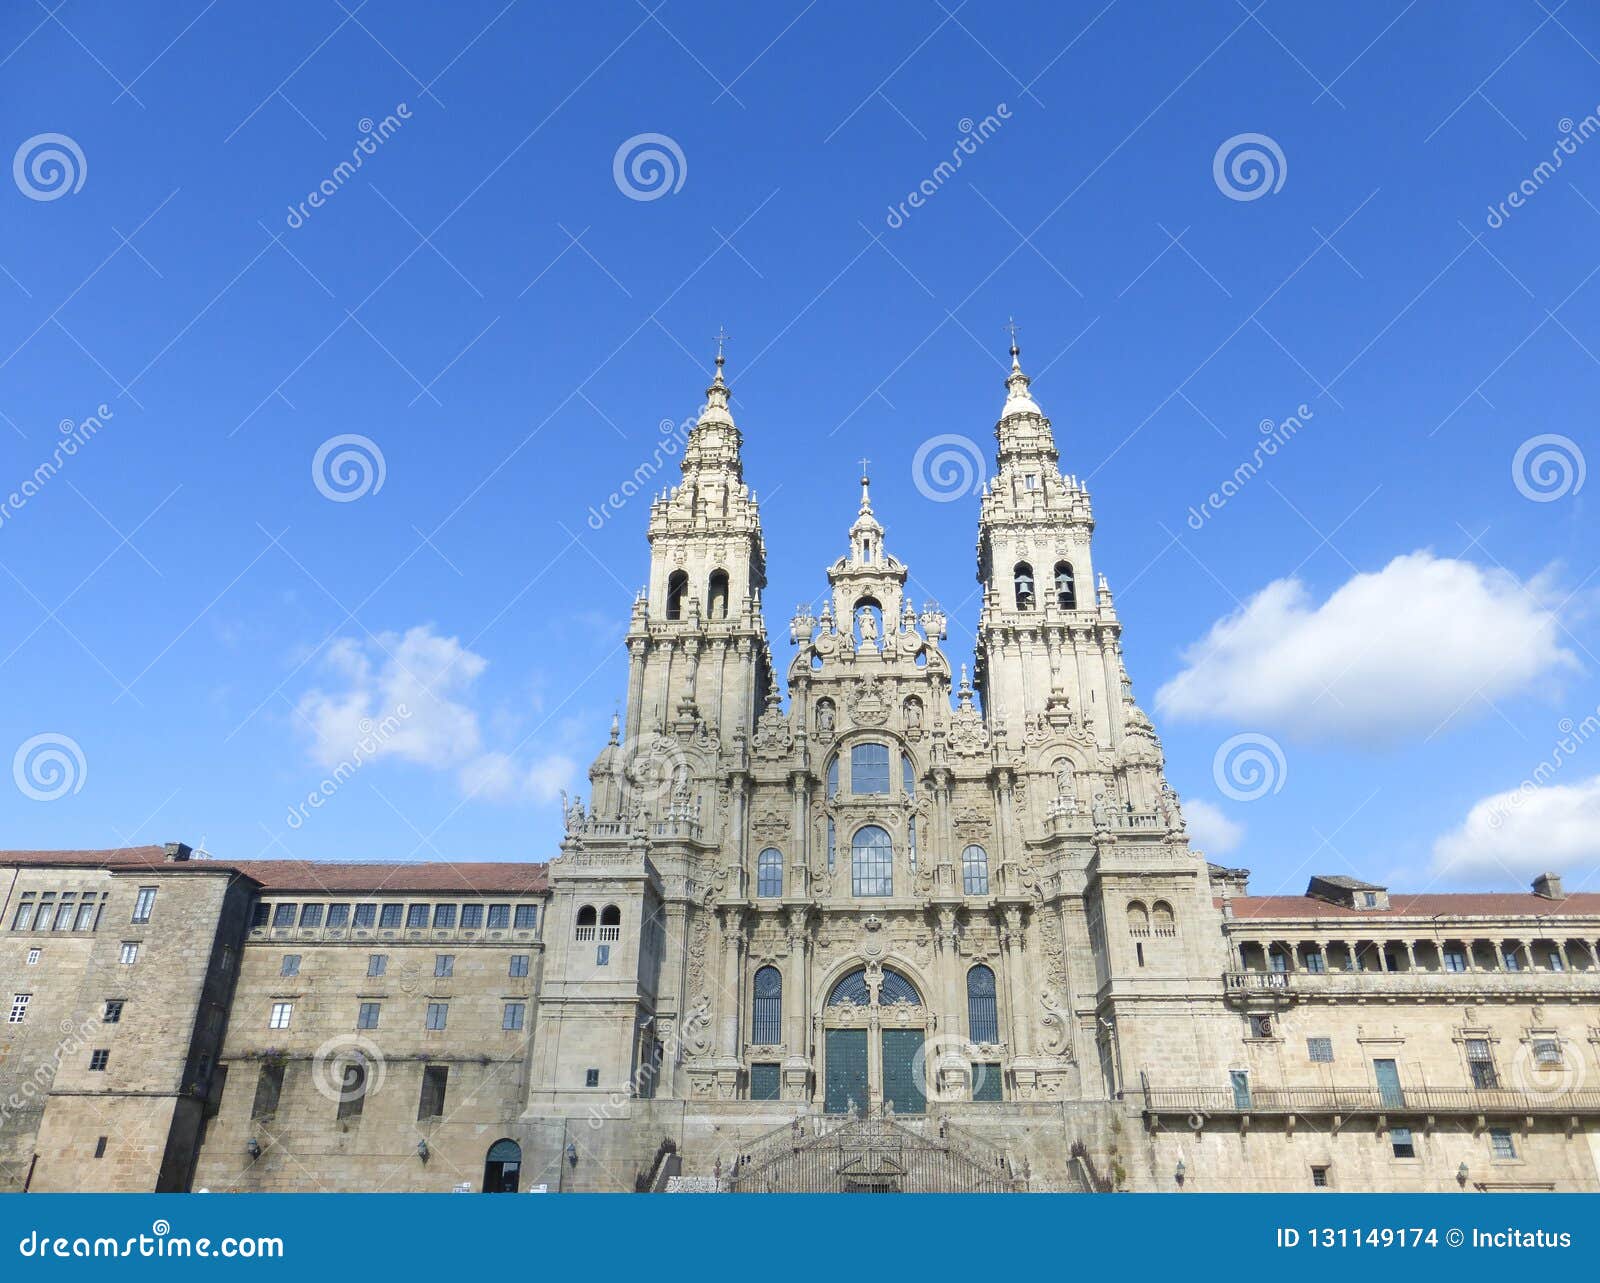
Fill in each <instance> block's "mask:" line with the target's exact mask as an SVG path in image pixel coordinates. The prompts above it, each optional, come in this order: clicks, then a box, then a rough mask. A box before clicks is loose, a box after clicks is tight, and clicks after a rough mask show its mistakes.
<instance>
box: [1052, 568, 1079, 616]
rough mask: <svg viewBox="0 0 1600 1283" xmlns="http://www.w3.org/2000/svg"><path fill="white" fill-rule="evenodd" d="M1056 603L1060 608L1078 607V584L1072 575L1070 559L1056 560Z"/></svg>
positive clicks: (1073, 608)
mask: <svg viewBox="0 0 1600 1283" xmlns="http://www.w3.org/2000/svg"><path fill="white" fill-rule="evenodd" d="M1056 605H1058V606H1060V607H1061V609H1062V610H1076V609H1077V608H1078V585H1077V581H1076V580H1074V579H1073V577H1072V563H1071V562H1070V561H1058V562H1056Z"/></svg>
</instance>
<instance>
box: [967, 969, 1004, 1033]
mask: <svg viewBox="0 0 1600 1283" xmlns="http://www.w3.org/2000/svg"><path fill="white" fill-rule="evenodd" d="M967 1037H968V1038H969V1039H971V1040H972V1041H973V1042H983V1043H996V1042H999V1041H1000V1009H999V1006H998V1005H997V1003H996V1002H995V985H994V972H993V971H991V970H990V969H989V968H988V967H986V966H984V965H983V964H981V963H980V964H979V965H978V966H976V967H973V968H972V969H971V970H970V971H968V972H967Z"/></svg>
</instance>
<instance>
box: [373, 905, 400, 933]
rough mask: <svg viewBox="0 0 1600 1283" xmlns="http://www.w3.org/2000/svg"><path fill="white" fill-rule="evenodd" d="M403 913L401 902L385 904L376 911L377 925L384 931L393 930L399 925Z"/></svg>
mask: <svg viewBox="0 0 1600 1283" xmlns="http://www.w3.org/2000/svg"><path fill="white" fill-rule="evenodd" d="M404 913H405V906H404V905H403V904H386V905H384V906H383V908H382V909H381V910H379V912H378V926H379V927H380V928H382V929H383V930H385V931H394V930H395V929H397V928H398V927H399V926H400V918H401V915H403V914H404Z"/></svg>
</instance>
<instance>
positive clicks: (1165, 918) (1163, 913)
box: [1150, 900, 1178, 936]
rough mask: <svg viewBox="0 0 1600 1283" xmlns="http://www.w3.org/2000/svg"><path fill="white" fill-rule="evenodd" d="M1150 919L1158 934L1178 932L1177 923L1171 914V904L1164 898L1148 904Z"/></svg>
mask: <svg viewBox="0 0 1600 1283" xmlns="http://www.w3.org/2000/svg"><path fill="white" fill-rule="evenodd" d="M1150 921H1151V925H1152V926H1153V927H1154V928H1155V933H1156V934H1157V935H1158V936H1175V935H1177V934H1178V924H1177V921H1176V920H1175V919H1174V918H1173V916H1172V906H1171V905H1170V904H1168V903H1167V902H1166V901H1165V900H1157V901H1156V902H1155V903H1154V904H1153V905H1151V906H1150Z"/></svg>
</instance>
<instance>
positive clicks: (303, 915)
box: [300, 904, 326, 927]
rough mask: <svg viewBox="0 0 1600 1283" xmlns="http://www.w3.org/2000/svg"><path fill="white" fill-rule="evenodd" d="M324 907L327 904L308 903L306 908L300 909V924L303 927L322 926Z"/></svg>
mask: <svg viewBox="0 0 1600 1283" xmlns="http://www.w3.org/2000/svg"><path fill="white" fill-rule="evenodd" d="M324 908H326V906H325V905H321V904H308V905H306V906H305V908H303V909H301V910H300V925H301V926H302V927H320V926H321V925H322V913H323V910H324Z"/></svg>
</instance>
